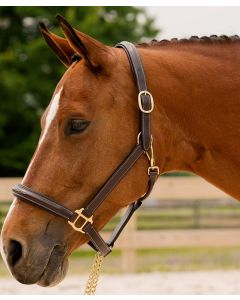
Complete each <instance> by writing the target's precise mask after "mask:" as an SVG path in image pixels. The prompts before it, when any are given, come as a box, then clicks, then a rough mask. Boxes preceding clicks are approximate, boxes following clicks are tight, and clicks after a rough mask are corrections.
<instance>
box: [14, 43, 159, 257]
mask: <svg viewBox="0 0 240 300" xmlns="http://www.w3.org/2000/svg"><path fill="white" fill-rule="evenodd" d="M117 47H121V48H123V49H124V51H125V52H126V53H127V56H128V59H129V62H130V64H131V68H132V71H133V74H134V78H135V81H136V83H137V86H138V90H139V92H140V93H141V92H142V93H141V94H140V96H139V99H140V100H141V103H140V104H139V107H140V114H141V116H140V123H141V124H140V125H141V126H140V127H141V132H140V136H139V142H138V143H137V145H136V146H135V147H134V148H133V150H132V151H131V152H130V154H129V155H128V156H127V157H126V158H125V159H124V161H123V162H122V163H121V164H120V165H119V166H118V167H117V169H116V170H115V171H114V172H113V174H112V175H111V176H110V177H109V178H108V180H107V181H106V182H105V184H104V185H103V186H102V187H101V188H100V190H99V191H98V193H97V194H96V195H95V196H94V197H93V199H92V200H91V201H90V202H89V204H88V205H87V206H86V207H85V208H84V209H83V208H82V209H80V210H76V211H75V212H73V211H71V210H70V209H68V208H67V207H65V206H64V205H62V204H59V203H57V202H56V201H55V200H54V199H51V198H50V197H48V196H46V195H43V194H41V193H39V192H35V191H34V190H32V189H31V188H29V187H26V186H24V185H22V184H18V185H17V186H15V187H13V194H14V195H15V196H16V197H18V198H19V199H21V200H23V201H26V202H28V203H30V204H33V205H36V206H38V207H40V208H42V209H44V210H46V211H48V212H50V213H53V214H55V215H57V216H59V217H62V218H64V219H66V220H68V221H69V223H70V225H71V226H72V227H73V228H74V229H75V230H77V231H80V232H82V233H85V234H86V235H87V236H88V237H89V239H90V242H89V245H90V246H91V247H92V248H93V249H95V250H97V251H100V252H101V253H102V255H104V256H106V255H107V254H108V253H110V252H111V248H112V246H113V245H114V243H115V241H116V239H117V238H118V236H119V235H120V233H121V232H122V230H123V228H124V227H125V226H126V224H127V223H128V221H129V219H130V218H131V216H132V214H133V213H134V211H135V210H136V209H138V208H139V207H140V206H141V204H142V201H143V200H144V199H145V198H146V197H147V196H148V195H149V194H150V192H151V190H152V188H153V186H154V183H155V182H156V180H157V177H158V175H159V170H158V167H156V166H154V165H153V161H154V159H150V162H151V164H150V167H149V168H148V175H149V184H148V190H147V192H146V194H145V195H144V196H142V197H141V198H140V199H138V200H137V201H136V202H135V203H133V204H131V205H130V206H129V208H128V209H127V211H126V213H125V215H124V216H123V218H122V220H121V221H120V223H119V224H118V226H117V227H116V228H115V230H114V231H113V233H112V236H111V238H110V240H109V242H108V243H106V242H105V241H104V240H103V239H102V238H101V236H100V234H99V233H98V232H97V231H96V229H95V228H94V225H93V220H92V217H93V214H94V212H95V211H96V210H97V209H98V207H99V206H100V205H101V204H102V202H103V201H104V200H105V199H106V197H107V196H108V195H109V193H111V191H112V190H113V189H114V187H115V186H116V185H117V184H118V183H119V182H120V181H121V180H122V178H123V177H124V176H125V175H126V173H127V172H128V171H129V170H130V169H131V168H132V167H133V166H134V164H135V163H136V161H137V160H138V159H139V158H140V157H141V156H142V155H143V154H144V153H145V154H146V153H147V151H148V150H151V151H152V136H151V115H150V112H151V109H153V100H152V99H151V95H150V93H149V92H148V91H147V85H146V80H145V75H144V71H143V67H142V63H141V59H140V56H139V53H138V51H137V49H136V48H135V46H134V45H132V44H131V43H128V42H122V43H120V44H118V45H117ZM150 148H151V149H150ZM152 154H153V153H152ZM78 219H81V220H83V224H82V226H81V227H77V226H76V222H77V221H78Z"/></svg>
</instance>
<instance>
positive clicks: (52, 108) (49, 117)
mask: <svg viewBox="0 0 240 300" xmlns="http://www.w3.org/2000/svg"><path fill="white" fill-rule="evenodd" d="M61 92H62V87H61V88H60V90H59V91H58V92H57V94H56V95H55V96H54V98H53V99H52V101H51V104H50V108H49V111H48V114H47V117H46V123H45V128H44V131H43V134H42V136H41V138H40V140H39V142H38V146H37V150H36V153H35V155H34V156H35V157H36V156H37V152H38V150H39V148H40V146H41V144H42V142H43V140H44V139H45V137H46V135H47V132H48V129H49V127H50V125H51V123H52V121H53V120H54V118H55V116H56V114H57V111H58V108H59V100H60V97H61ZM33 161H34V159H32V161H31V162H30V164H29V166H28V168H27V171H26V173H25V175H24V177H23V180H22V183H23V182H24V180H25V179H26V178H27V175H28V172H29V170H30V168H31V166H32V164H33Z"/></svg>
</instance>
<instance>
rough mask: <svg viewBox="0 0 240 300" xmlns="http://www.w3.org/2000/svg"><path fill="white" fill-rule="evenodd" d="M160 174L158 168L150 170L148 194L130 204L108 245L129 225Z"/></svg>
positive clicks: (112, 244)
mask: <svg viewBox="0 0 240 300" xmlns="http://www.w3.org/2000/svg"><path fill="white" fill-rule="evenodd" d="M158 175H159V174H158V172H157V171H156V170H150V173H149V182H148V190H147V192H146V194H144V195H143V196H142V197H141V198H140V199H139V200H137V201H136V202H134V203H132V204H130V205H129V206H128V209H127V211H126V212H125V214H124V215H123V217H122V218H121V220H120V222H119V223H118V225H117V226H116V227H115V229H114V231H113V232H112V235H111V237H110V239H109V241H108V245H109V246H110V247H113V246H114V243H115V241H116V240H117V238H118V237H119V235H120V234H121V232H122V231H123V229H124V227H125V226H126V225H127V223H128V221H129V220H130V218H131V216H132V215H133V213H134V212H135V211H136V210H137V209H138V208H139V207H140V206H141V205H142V203H143V200H145V199H146V198H147V197H148V196H149V195H150V193H151V191H152V189H153V187H154V184H155V182H156V180H157V179H158Z"/></svg>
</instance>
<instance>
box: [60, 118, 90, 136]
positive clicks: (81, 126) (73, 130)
mask: <svg viewBox="0 0 240 300" xmlns="http://www.w3.org/2000/svg"><path fill="white" fill-rule="evenodd" d="M89 124H90V122H89V121H86V120H79V119H71V120H69V121H68V124H67V128H66V133H67V134H77V133H81V132H83V131H84V130H85V129H86V128H87V127H88V125H89Z"/></svg>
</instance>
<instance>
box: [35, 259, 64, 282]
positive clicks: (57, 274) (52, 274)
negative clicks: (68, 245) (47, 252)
mask: <svg viewBox="0 0 240 300" xmlns="http://www.w3.org/2000/svg"><path fill="white" fill-rule="evenodd" d="M67 270H68V259H67V258H64V259H62V260H61V262H59V261H58V258H56V257H55V256H53V255H51V256H50V258H49V261H48V263H47V265H46V267H45V269H44V270H43V272H42V274H41V276H40V279H39V280H38V281H37V282H36V283H37V284H38V285H40V286H43V287H47V286H54V285H56V284H58V283H59V282H61V281H62V280H63V279H64V277H65V276H66V273H67Z"/></svg>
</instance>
